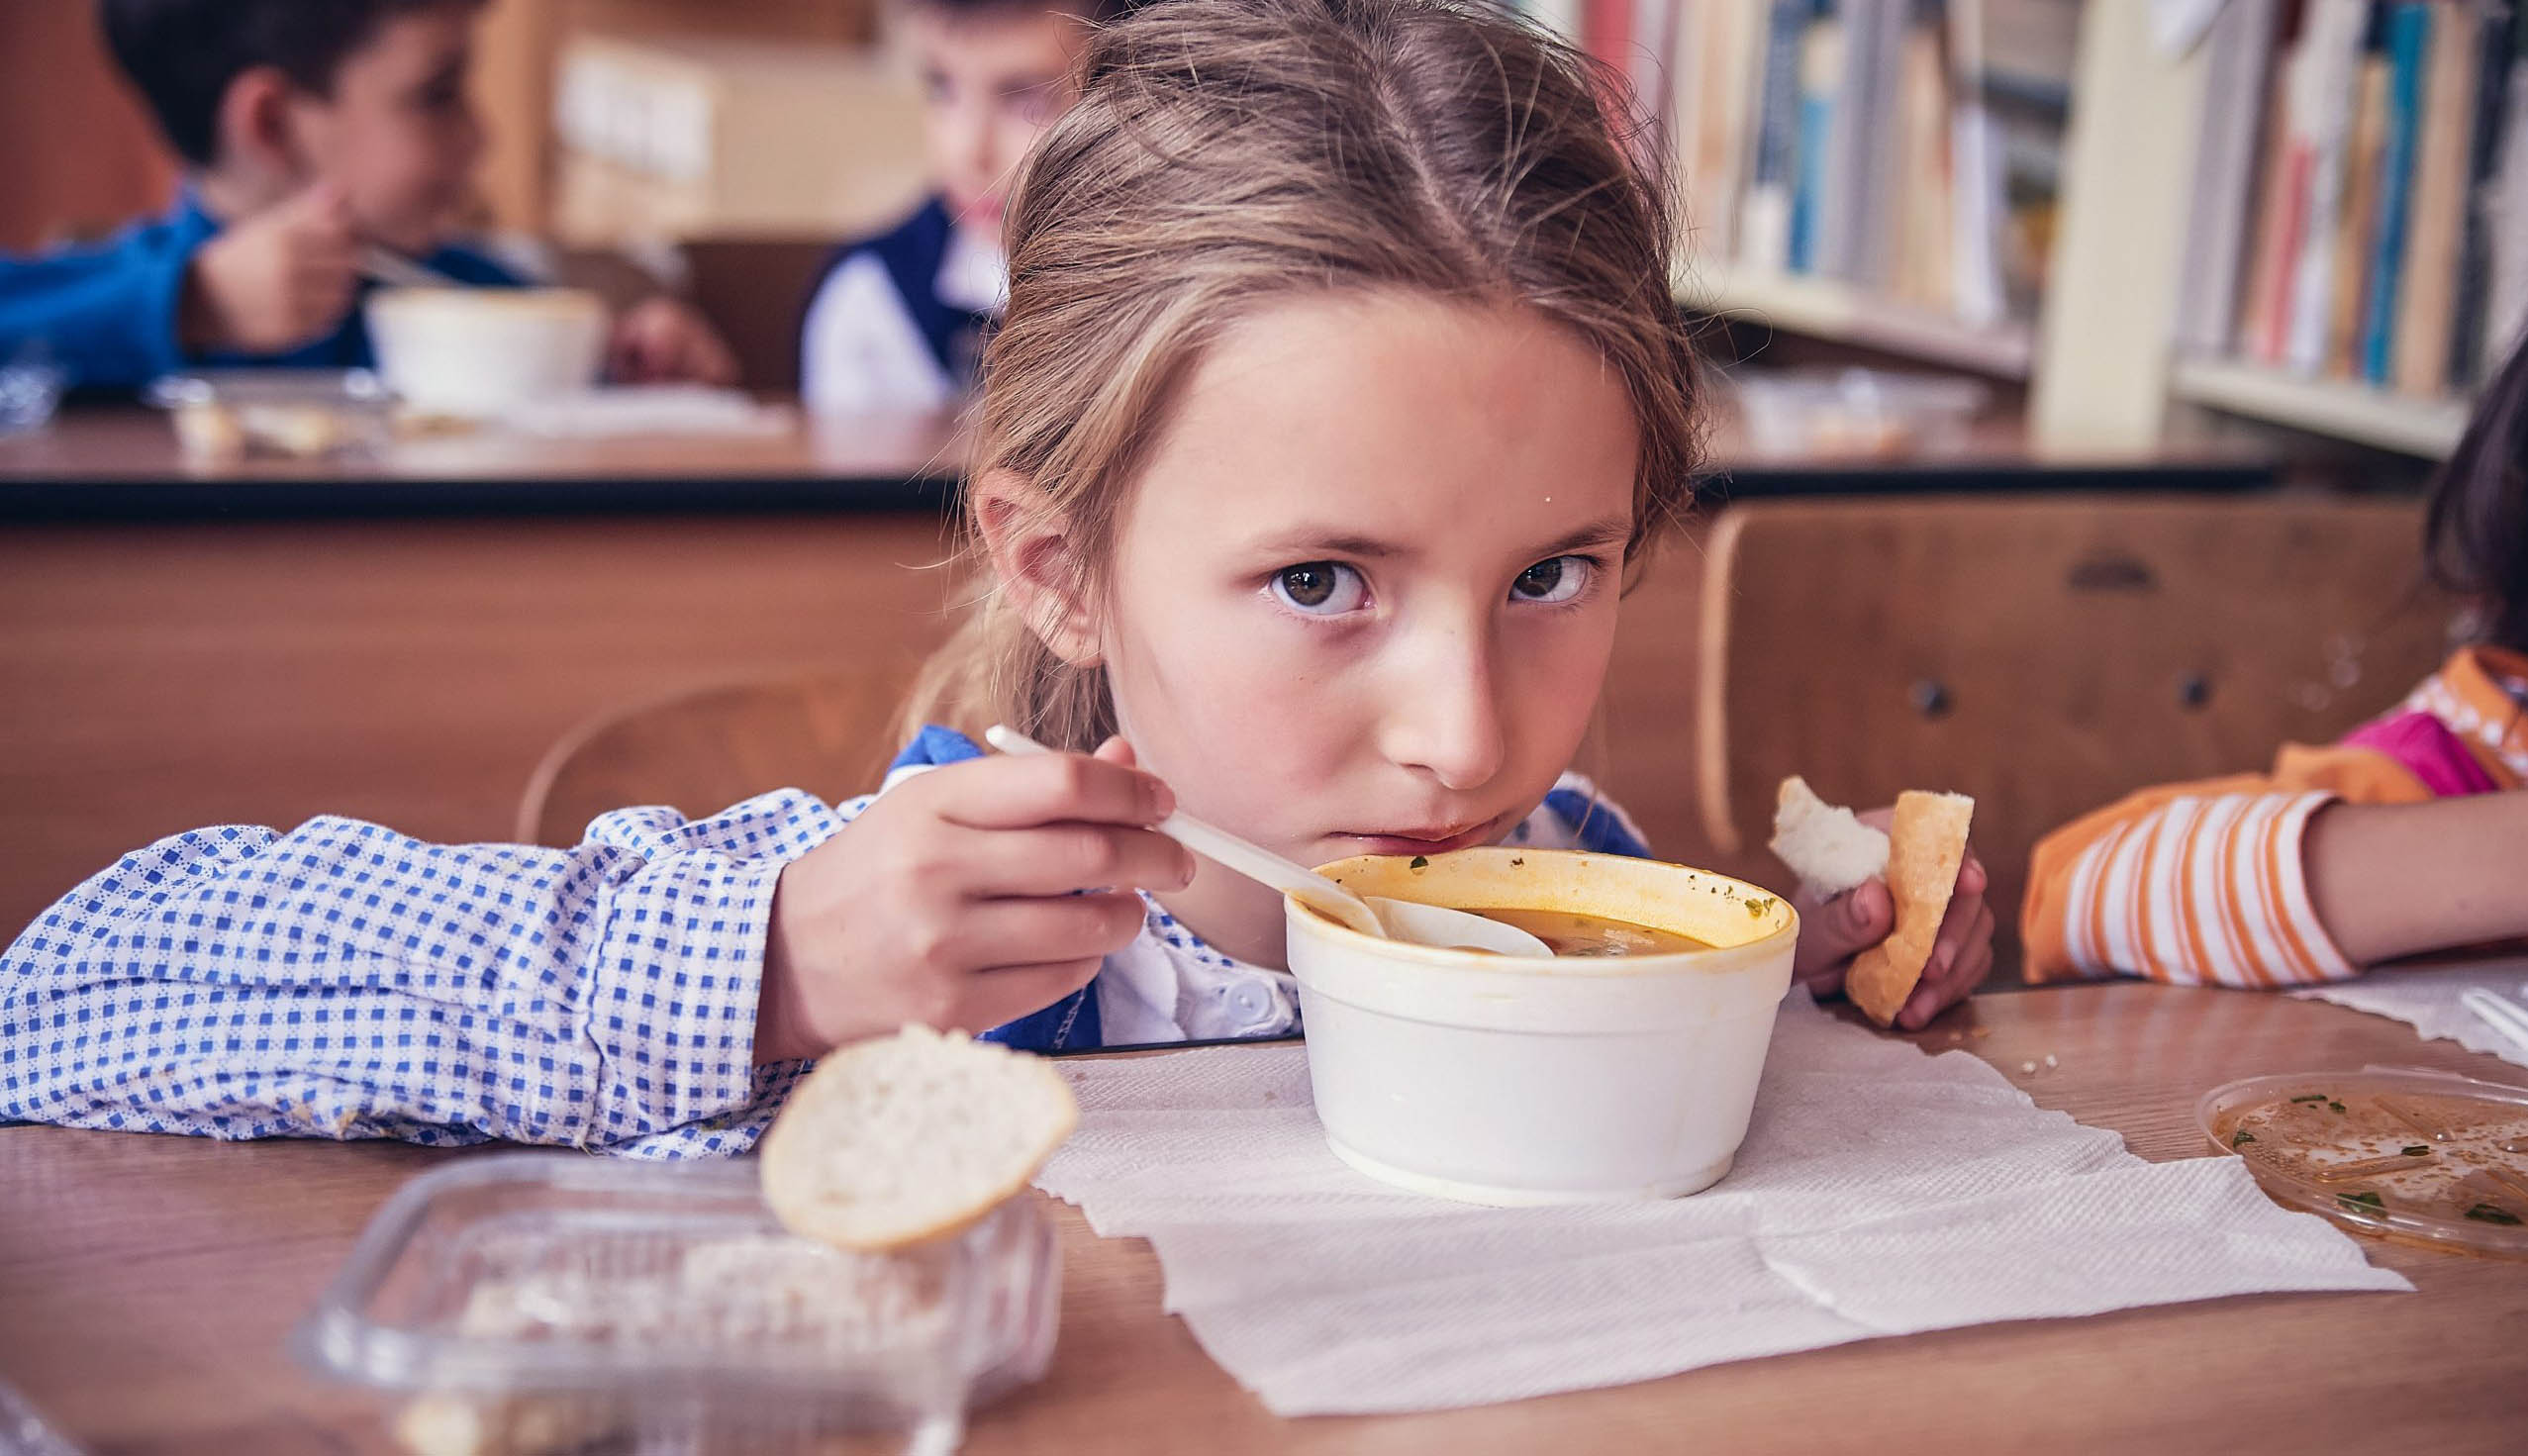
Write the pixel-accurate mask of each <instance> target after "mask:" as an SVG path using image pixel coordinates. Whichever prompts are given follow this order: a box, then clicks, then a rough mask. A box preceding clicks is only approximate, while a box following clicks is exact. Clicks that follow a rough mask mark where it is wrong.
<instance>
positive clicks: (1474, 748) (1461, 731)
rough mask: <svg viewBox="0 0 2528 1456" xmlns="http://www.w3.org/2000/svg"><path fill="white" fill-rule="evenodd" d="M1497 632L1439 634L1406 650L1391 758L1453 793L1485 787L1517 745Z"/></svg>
mask: <svg viewBox="0 0 2528 1456" xmlns="http://www.w3.org/2000/svg"><path fill="white" fill-rule="evenodd" d="M1491 635H1492V634H1491V633H1490V632H1489V631H1486V630H1484V629H1481V628H1472V629H1457V630H1452V631H1443V632H1438V633H1434V634H1433V635H1432V636H1431V637H1430V638H1429V639H1428V640H1424V641H1420V642H1416V643H1414V644H1413V649H1412V650H1410V652H1409V653H1407V654H1405V657H1406V660H1405V661H1404V662H1403V663H1401V664H1400V669H1401V670H1400V671H1399V672H1398V673H1397V675H1396V677H1395V679H1394V686H1393V688H1392V689H1391V692H1392V697H1391V699H1390V701H1389V706H1388V711H1387V731H1386V734H1385V737H1386V740H1387V741H1386V745H1385V746H1386V750H1387V756H1388V758H1389V760H1390V761H1392V762H1395V763H1397V764H1401V765H1402V766H1404V767H1406V768H1409V769H1411V770H1413V771H1415V772H1417V773H1423V774H1427V775H1429V776H1430V777H1431V778H1432V779H1433V780H1435V781H1436V782H1437V783H1438V784H1439V785H1440V786H1441V787H1442V788H1445V789H1449V790H1452V791H1463V790H1468V789H1476V788H1481V787H1482V786H1483V785H1485V784H1487V783H1489V782H1491V781H1492V778H1493V776H1494V775H1495V774H1498V773H1500V772H1501V769H1502V764H1503V762H1504V761H1505V760H1506V759H1507V756H1508V752H1509V745H1508V742H1507V738H1506V735H1505V733H1504V730H1503V714H1502V706H1501V703H1500V702H1499V699H1498V696H1497V685H1498V684H1499V683H1500V681H1501V676H1500V673H1499V672H1498V671H1497V670H1496V668H1495V666H1494V663H1493V643H1492V640H1491Z"/></svg>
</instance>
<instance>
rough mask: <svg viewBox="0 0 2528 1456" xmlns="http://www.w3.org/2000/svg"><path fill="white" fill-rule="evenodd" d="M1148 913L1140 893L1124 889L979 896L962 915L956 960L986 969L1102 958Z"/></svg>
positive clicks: (1129, 935)
mask: <svg viewBox="0 0 2528 1456" xmlns="http://www.w3.org/2000/svg"><path fill="white" fill-rule="evenodd" d="M1145 914H1146V911H1145V910H1144V908H1143V906H1142V904H1141V897H1139V896H1137V895H1133V894H1129V893H1126V892H1123V891H1109V892H1107V893H1104V894H1099V895H1063V896H1057V897H1055V898H1052V899H1046V900H979V901H975V902H972V903H971V904H969V905H968V906H967V907H966V908H965V910H964V911H963V912H962V913H961V914H960V915H959V916H958V920H957V927H956V930H955V933H954V945H955V948H954V951H953V955H954V958H955V960H956V962H957V963H958V964H961V965H969V966H982V967H987V968H998V967H1004V966H1036V965H1056V964H1068V963H1070V962H1073V961H1080V960H1095V959H1103V958H1104V957H1105V956H1107V955H1109V954H1111V953H1113V952H1115V951H1118V950H1120V949H1122V948H1123V947H1124V946H1125V945H1126V944H1129V943H1130V942H1131V939H1132V937H1133V936H1135V935H1137V934H1139V933H1140V932H1141V923H1142V919H1143V917H1144V915H1145ZM982 974H983V975H986V976H993V975H998V974H1000V971H999V970H998V969H986V970H985V971H984V972H982Z"/></svg>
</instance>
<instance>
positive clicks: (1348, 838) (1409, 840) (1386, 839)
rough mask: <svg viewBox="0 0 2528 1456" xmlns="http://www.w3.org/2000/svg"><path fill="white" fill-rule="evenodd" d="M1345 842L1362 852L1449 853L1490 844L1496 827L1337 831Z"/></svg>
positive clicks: (1337, 836)
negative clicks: (1449, 830) (1427, 831)
mask: <svg viewBox="0 0 2528 1456" xmlns="http://www.w3.org/2000/svg"><path fill="white" fill-rule="evenodd" d="M1333 837H1334V838H1336V839H1339V840H1342V841H1343V842H1345V843H1348V844H1352V845H1356V846H1358V847H1357V848H1356V849H1355V850H1354V851H1353V852H1354V853H1358V854H1446V853H1447V852H1448V851H1450V850H1452V849H1472V848H1473V847H1475V846H1476V845H1478V844H1489V843H1491V842H1492V838H1493V826H1492V825H1491V824H1490V823H1489V822H1487V823H1484V824H1480V825H1475V826H1474V827H1472V828H1467V829H1459V830H1457V831H1455V832H1454V833H1442V834H1336V835H1334V836H1333Z"/></svg>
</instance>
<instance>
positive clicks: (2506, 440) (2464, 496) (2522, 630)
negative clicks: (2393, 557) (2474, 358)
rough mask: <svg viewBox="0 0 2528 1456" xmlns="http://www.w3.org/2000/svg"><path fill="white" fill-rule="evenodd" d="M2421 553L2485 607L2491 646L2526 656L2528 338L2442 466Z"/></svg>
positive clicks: (2440, 576) (2445, 580)
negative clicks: (2505, 648)
mask: <svg viewBox="0 0 2528 1456" xmlns="http://www.w3.org/2000/svg"><path fill="white" fill-rule="evenodd" d="M2423 554H2424V558H2425V559H2426V560H2427V561H2428V562H2429V563H2430V567H2431V574H2432V579H2433V580H2434V581H2437V582H2438V583H2440V584H2441V585H2442V586H2444V587H2447V588H2449V589H2450V590H2452V591H2455V592H2460V593H2463V594H2465V595H2467V596H2469V597H2472V598H2474V599H2475V600H2476V601H2477V603H2478V604H2479V607H2480V609H2481V611H2482V612H2483V613H2484V633H2483V637H2484V640H2485V641H2488V642H2490V643H2492V644H2493V645H2494V646H2497V647H2508V648H2509V649H2511V650H2512V651H2514V652H2528V338H2523V339H2522V340H2520V343H2519V346H2518V347H2516V348H2514V349H2513V350H2512V351H2511V355H2510V361H2509V362H2508V363H2506V364H2504V365H2502V366H2501V372H2500V373H2499V374H2498V375H2496V376H2494V378H2493V381H2492V383H2491V384H2489V385H2487V386H2486V387H2485V389H2484V392H2483V395H2482V396H2481V398H2479V400H2478V401H2477V402H2476V413H2475V415H2474V416H2473V418H2471V419H2470V420H2469V421H2468V422H2467V433H2466V435H2464V436H2463V437H2460V438H2459V441H2458V448H2457V450H2456V452H2455V453H2453V454H2451V455H2450V457H2449V463H2448V464H2446V465H2443V466H2442V467H2441V472H2440V484H2439V486H2438V488H2437V489H2435V490H2434V491H2433V492H2432V498H2431V515H2430V516H2429V518H2428V521H2427V524H2426V525H2425V526H2424V528H2423Z"/></svg>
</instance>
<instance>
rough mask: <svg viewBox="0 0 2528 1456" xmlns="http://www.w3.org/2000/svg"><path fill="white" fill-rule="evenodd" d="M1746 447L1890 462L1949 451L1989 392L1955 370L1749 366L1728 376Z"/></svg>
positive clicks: (1764, 452) (1784, 454)
mask: <svg viewBox="0 0 2528 1456" xmlns="http://www.w3.org/2000/svg"><path fill="white" fill-rule="evenodd" d="M1729 382H1730V384H1731V385H1732V387H1733V389H1734V392H1735V393H1736V395H1737V399H1738V414H1739V420H1740V422H1741V424H1742V425H1743V427H1744V429H1745V432H1746V435H1745V443H1746V447H1747V449H1748V450H1749V451H1750V452H1751V453H1753V454H1755V455H1758V456H1761V457H1764V458H1769V459H1783V458H1799V459H1812V458H1813V459H1836V460H1847V459H1848V460H1891V459H1897V458H1900V457H1903V456H1906V455H1912V454H1919V453H1924V452H1937V451H1949V450H1954V449H1956V448H1958V447H1959V446H1960V445H1961V444H1962V443H1963V442H1964V441H1965V439H1966V437H1967V432H1968V429H1969V427H1970V426H1972V425H1973V424H1974V422H1975V418H1976V416H1977V415H1979V414H1981V413H1982V412H1983V410H1984V407H1985V406H1986V404H1988V403H1989V402H1990V401H1991V399H1992V397H1993V391H1992V390H1991V389H1990V388H1988V387H1987V386H1986V385H1985V384H1984V383H1982V382H1981V381H1979V380H1975V379H1969V378H1965V377H1963V376H1959V375H1945V374H1899V373H1891V372H1887V371H1884V370H1879V369H1780V370H1761V369H1748V370H1744V371H1742V372H1739V373H1735V374H1732V375H1730V376H1729Z"/></svg>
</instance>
